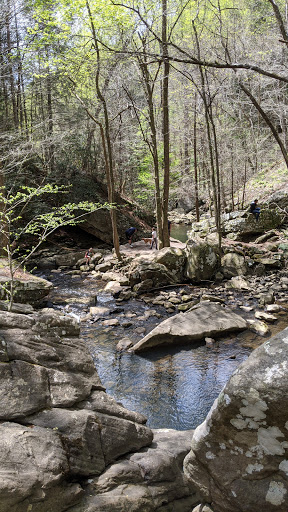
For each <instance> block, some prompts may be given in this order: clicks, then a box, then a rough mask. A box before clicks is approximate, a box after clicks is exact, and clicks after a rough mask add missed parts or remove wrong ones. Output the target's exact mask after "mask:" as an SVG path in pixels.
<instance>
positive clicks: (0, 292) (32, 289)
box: [0, 272, 53, 305]
mask: <svg viewBox="0 0 288 512" xmlns="http://www.w3.org/2000/svg"><path fill="white" fill-rule="evenodd" d="M13 281H14V283H13V286H14V297H13V298H14V301H15V302H21V303H23V304H32V305H36V304H38V303H39V302H40V301H41V300H42V299H43V298H44V297H46V295H48V293H49V292H50V291H51V290H52V288H53V284H52V283H50V282H49V281H46V279H41V278H40V277H36V276H33V275H32V274H29V273H24V272H23V273H21V276H19V277H14V279H13ZM10 283H11V277H10V276H9V274H4V275H1V274H0V299H6V300H7V299H9V294H8V293H7V288H8V289H9V288H10Z"/></svg>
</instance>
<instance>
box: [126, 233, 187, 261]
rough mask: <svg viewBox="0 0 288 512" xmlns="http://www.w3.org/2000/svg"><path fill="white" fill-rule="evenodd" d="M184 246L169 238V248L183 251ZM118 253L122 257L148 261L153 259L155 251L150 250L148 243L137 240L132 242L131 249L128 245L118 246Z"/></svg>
mask: <svg viewBox="0 0 288 512" xmlns="http://www.w3.org/2000/svg"><path fill="white" fill-rule="evenodd" d="M185 246H186V244H185V243H183V242H180V241H179V240H176V238H170V247H173V248H176V249H184V248H185ZM120 252H121V253H122V254H123V255H124V256H133V255H134V256H135V257H136V256H145V257H147V258H149V259H153V258H154V257H155V252H157V250H156V249H154V247H153V249H150V243H145V242H144V241H143V240H139V241H138V242H133V247H130V245H129V244H124V245H120Z"/></svg>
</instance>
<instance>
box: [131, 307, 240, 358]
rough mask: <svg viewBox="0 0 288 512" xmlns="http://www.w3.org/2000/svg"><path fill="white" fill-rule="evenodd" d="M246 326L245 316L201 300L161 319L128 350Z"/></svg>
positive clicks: (197, 338)
mask: <svg viewBox="0 0 288 512" xmlns="http://www.w3.org/2000/svg"><path fill="white" fill-rule="evenodd" d="M246 328H247V323H246V320H244V319H243V318H242V317H241V316H239V315H237V314H236V313H234V312H233V311H231V310H229V309H228V308H224V307H223V306H221V305H220V304H217V303H212V302H208V301H205V302H204V301H203V302H200V304H197V305H196V306H195V307H194V308H193V309H192V310H190V311H188V312H185V313H179V314H177V315H175V316H173V317H171V318H168V319H167V320H164V322H161V323H160V324H159V325H158V326H157V327H156V328H155V329H153V330H152V331H151V332H150V333H149V334H147V336H145V337H144V338H143V339H142V340H141V341H139V342H138V343H136V345H134V347H133V348H132V349H131V350H133V351H134V352H141V351H144V350H147V349H149V348H151V347H156V346H159V345H177V344H183V343H193V342H195V341H199V340H204V339H205V338H206V337H212V338H213V337H215V336H219V335H220V334H226V333H228V332H231V331H241V330H244V329H246Z"/></svg>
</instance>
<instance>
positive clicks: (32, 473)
mask: <svg viewBox="0 0 288 512" xmlns="http://www.w3.org/2000/svg"><path fill="white" fill-rule="evenodd" d="M0 435H1V443H0V460H1V479H0V498H1V499H0V511H1V512H8V511H10V510H11V511H12V510H13V512H24V511H25V512H26V511H27V510H31V511H32V510H33V511H34V510H35V511H36V512H42V511H43V512H50V511H52V510H53V511H54V510H55V511H59V510H61V511H62V510H66V509H67V507H68V506H69V505H73V504H74V503H76V502H77V501H79V499H80V497H81V494H82V489H81V487H80V485H79V484H77V483H76V484H75V483H74V484H70V483H68V482H67V481H65V477H67V476H68V473H69V466H68V460H67V456H66V453H65V451H64V449H63V445H62V442H61V439H60V437H59V435H58V434H57V433H56V432H54V431H52V430H49V429H46V428H38V427H34V428H33V429H32V428H29V427H25V426H23V425H19V424H17V423H2V425H0Z"/></svg>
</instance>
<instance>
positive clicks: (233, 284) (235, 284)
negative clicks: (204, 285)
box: [225, 276, 250, 290]
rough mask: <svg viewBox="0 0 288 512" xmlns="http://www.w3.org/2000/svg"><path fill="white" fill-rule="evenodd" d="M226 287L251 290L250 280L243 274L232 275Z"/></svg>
mask: <svg viewBox="0 0 288 512" xmlns="http://www.w3.org/2000/svg"><path fill="white" fill-rule="evenodd" d="M225 287H226V288H233V289H234V290H249V289H250V286H249V284H248V282H247V281H246V280H245V279H244V278H243V277H241V276H236V277H232V279H230V281H228V282H227V283H226V284H225Z"/></svg>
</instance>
